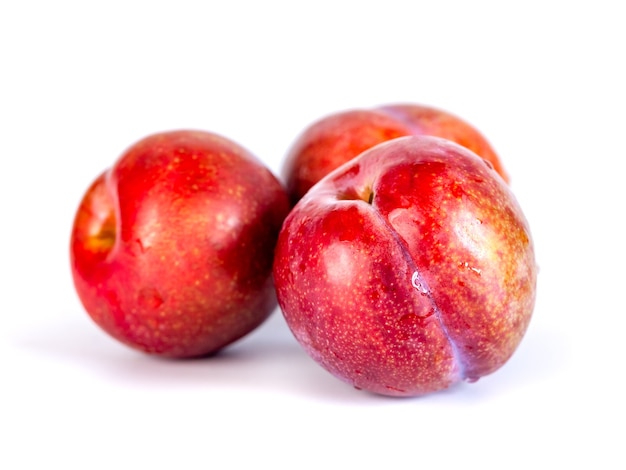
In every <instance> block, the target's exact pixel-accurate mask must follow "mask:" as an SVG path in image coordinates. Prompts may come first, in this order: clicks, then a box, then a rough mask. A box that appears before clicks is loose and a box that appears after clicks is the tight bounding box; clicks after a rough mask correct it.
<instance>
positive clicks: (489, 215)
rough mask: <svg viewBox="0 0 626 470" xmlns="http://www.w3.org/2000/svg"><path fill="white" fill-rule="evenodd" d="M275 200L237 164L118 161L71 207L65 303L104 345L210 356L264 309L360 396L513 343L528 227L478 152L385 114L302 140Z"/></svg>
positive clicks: (169, 154)
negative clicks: (72, 297)
mask: <svg viewBox="0 0 626 470" xmlns="http://www.w3.org/2000/svg"><path fill="white" fill-rule="evenodd" d="M282 177H283V181H284V185H283V183H282V182H281V181H279V179H278V178H277V177H275V176H274V175H273V174H272V173H271V172H270V171H269V170H268V168H267V167H266V166H265V165H264V164H263V163H262V162H261V161H260V160H258V159H257V158H256V157H255V156H253V155H252V154H251V153H250V152H248V151H247V150H246V149H245V148H243V147H241V146H239V145H238V144H236V143H234V142H232V141H230V140H228V139H226V138H224V137H222V136H219V135H216V134H213V133H209V132H204V131H184V130H183V131H174V132H164V133H159V134H155V135H152V136H149V137H147V138H145V139H143V140H141V141H139V142H137V143H136V144H134V145H133V146H131V147H130V148H129V149H128V150H127V151H126V152H125V153H124V154H123V155H122V156H121V157H120V158H119V159H118V160H117V162H116V163H115V164H114V165H113V167H111V168H110V169H108V170H107V171H105V172H104V173H103V174H101V175H100V176H99V177H98V178H96V180H95V181H94V182H93V183H92V185H91V186H90V187H89V189H88V190H87V191H86V193H85V196H84V197H83V200H82V201H81V203H80V206H79V208H78V210H77V213H76V217H75V220H74V225H73V230H72V236H71V266H72V273H73V278H74V284H75V287H76V291H77V293H78V295H79V297H80V299H81V301H82V303H83V305H84V307H85V310H86V311H87V312H88V314H89V315H90V316H91V318H92V319H93V320H94V321H95V322H96V323H97V324H98V325H99V326H100V327H101V328H102V329H103V330H105V331H106V332H107V333H109V334H110V335H111V336H113V337H114V338H116V339H118V340H119V341H121V342H123V343H125V344H127V345H128V346H131V347H133V348H136V349H139V350H141V351H144V352H146V353H149V354H155V355H160V356H166V357H177V358H184V357H196V356H203V355H209V354H211V353H214V352H216V351H218V350H219V349H221V348H223V347H225V346H227V345H229V344H231V343H232V342H234V341H236V340H237V339H239V338H242V337H243V336H245V335H246V334H248V333H249V332H251V331H252V330H253V329H255V328H256V327H257V326H259V325H260V324H261V323H262V322H263V321H264V320H265V319H266V318H267V317H268V316H269V315H270V313H271V312H272V311H273V310H274V309H275V307H276V305H277V303H278V305H279V306H280V309H281V310H282V313H283V315H284V318H285V320H286V322H287V324H288V326H289V328H290V329H291V331H292V333H293V334H294V336H295V338H296V339H297V340H298V342H299V343H300V344H301V345H302V347H303V348H304V350H306V352H307V353H308V354H309V355H310V356H311V357H312V358H313V359H314V360H315V361H317V362H318V363H319V364H320V365H321V366H322V367H324V368H325V369H326V370H328V371H329V372H330V373H332V374H333V375H334V376H336V377H338V378H339V379H341V380H343V381H345V382H347V383H349V384H351V385H353V386H354V387H356V388H358V389H364V390H368V391H370V392H374V393H378V394H383V395H394V396H414V395H422V394H426V393H430V392H435V391H438V390H442V389H445V388H448V387H450V386H451V385H452V384H455V383H458V382H461V381H470V382H471V381H475V380H478V379H479V378H480V377H482V376H484V375H487V374H490V373H492V372H494V371H495V370H497V369H498V368H500V367H501V366H502V365H503V364H504V363H505V362H506V361H507V360H508V359H509V358H510V357H511V355H512V354H513V353H514V351H515V349H516V348H517V346H518V345H519V343H520V341H521V340H522V337H523V335H524V333H525V332H526V329H527V327H528V324H529V321H530V318H531V315H532V311H533V308H534V302H535V290H536V277H537V267H536V264H535V258H534V249H533V242H532V238H531V234H530V230H529V227H528V223H527V221H526V219H525V217H524V214H523V213H522V210H521V208H520V207H519V204H518V202H517V201H516V199H515V196H514V195H513V193H512V192H511V189H510V188H509V186H508V183H507V182H508V176H507V175H506V173H505V172H504V169H503V167H502V164H501V162H500V160H499V158H498V157H497V155H496V153H495V152H494V151H493V149H492V148H491V146H490V145H489V143H488V142H487V140H486V139H485V138H484V137H483V136H482V135H481V134H480V133H479V132H478V131H477V130H476V129H475V128H473V127H472V126H471V125H469V124H467V123H466V122H464V121H463V120H461V119H459V118H457V117H455V116H453V115H451V114H449V113H447V112H444V111H441V110H438V109H433V108H430V107H425V106H419V105H392V106H383V107H380V108H377V109H371V110H351V111H345V112H340V113H336V114H333V115H330V116H327V117H325V118H323V119H321V120H319V121H318V122H316V123H314V124H312V125H311V126H310V127H309V128H307V129H305V130H304V132H303V133H302V134H301V135H300V137H299V138H298V139H297V140H296V141H295V143H294V144H293V146H292V148H291V150H290V152H289V154H288V155H287V158H286V159H285V162H284V166H283V174H282Z"/></svg>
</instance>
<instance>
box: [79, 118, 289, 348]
mask: <svg viewBox="0 0 626 470" xmlns="http://www.w3.org/2000/svg"><path fill="white" fill-rule="evenodd" d="M288 210H289V202H288V198H287V195H286V192H285V190H284V188H283V187H282V185H281V184H280V183H279V181H278V180H277V179H276V177H275V176H274V175H273V174H271V172H270V171H269V170H268V169H267V168H266V167H265V166H264V165H263V164H262V163H261V162H260V161H259V160H257V159H256V158H255V157H254V156H253V155H252V154H251V153H249V152H248V151H247V150H245V149H244V148H242V147H241V146H239V145H238V144H236V143H234V142H232V141H230V140H228V139H226V138H224V137H221V136H219V135H216V134H212V133H209V132H204V131H192V130H181V131H171V132H163V133H158V134H154V135H151V136H148V137H146V138H145V139H142V140H141V141H139V142H137V143H136V144H134V145H133V146H131V147H130V148H129V149H128V150H127V151H126V152H125V153H124V154H123V155H122V156H121V157H120V158H119V159H118V160H117V162H116V163H115V165H114V166H113V167H112V168H110V169H109V170H107V171H105V172H104V173H103V174H101V175H100V176H99V177H98V178H96V180H95V181H94V182H93V184H92V185H91V186H90V187H89V189H88V190H87V192H86V193H85V196H84V198H83V200H82V201H81V203H80V206H79V208H78V210H77V213H76V217H75V220H74V225H73V229H72V235H71V268H72V274H73V279H74V284H75V287H76V291H77V293H78V295H79V297H80V300H81V301H82V303H83V305H84V307H85V309H86V311H87V313H88V314H89V315H90V316H91V318H92V319H93V320H94V321H95V322H96V323H97V324H98V325H99V326H100V327H101V328H102V329H104V330H105V331H106V332H107V333H109V334H110V335H111V336H113V337H114V338H116V339H118V340H119V341H121V342H123V343H124V344H126V345H128V346H131V347H133V348H136V349H138V350H141V351H143V352H146V353H150V354H155V355H160V356H168V357H192V356H201V355H206V354H210V353H213V352H215V351H217V350H219V349H220V348H223V347H224V346H226V345H228V344H230V343H232V342H233V341H235V340H237V339H239V338H241V337H242V336H244V335H246V334H247V333H249V332H250V331H252V330H253V329H254V328H256V327H257V326H258V325H259V324H261V323H262V322H263V321H264V320H265V319H266V318H267V316H268V315H269V314H270V313H271V312H272V311H273V309H274V308H275V306H276V298H275V292H274V286H273V282H272V277H271V268H272V260H273V253H274V247H275V244H276V239H277V236H278V232H279V230H280V227H281V224H282V222H283V220H284V218H285V216H286V215H287V212H288Z"/></svg>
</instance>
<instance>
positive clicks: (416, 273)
mask: <svg viewBox="0 0 626 470" xmlns="http://www.w3.org/2000/svg"><path fill="white" fill-rule="evenodd" d="M368 205H369V206H370V208H371V211H372V213H373V214H374V216H375V217H377V218H378V219H379V220H380V221H381V223H382V224H383V226H384V227H385V228H386V230H387V231H388V232H389V233H390V234H391V237H392V239H393V240H394V242H395V243H396V244H397V245H398V247H399V248H400V252H401V253H402V256H403V257H404V259H405V261H406V262H407V264H408V266H409V268H410V272H411V273H412V274H411V279H410V280H409V282H410V283H411V286H412V287H413V288H414V289H416V290H417V291H418V292H419V293H420V294H421V295H424V296H426V298H427V299H428V302H429V304H430V307H431V308H432V310H433V312H434V315H428V317H430V316H434V317H435V318H436V319H437V322H438V323H439V327H440V328H441V330H442V331H443V334H444V335H445V337H446V339H447V340H448V344H450V348H451V349H452V356H453V358H454V362H455V364H456V365H457V367H458V368H459V375H460V378H461V380H465V379H466V373H465V369H466V367H465V363H464V361H463V360H462V359H461V353H460V351H459V348H458V347H457V345H456V343H455V342H454V340H453V339H452V336H451V335H450V332H449V330H448V328H447V327H446V324H445V322H444V321H443V316H442V315H441V310H440V309H439V306H438V305H437V302H435V299H434V298H433V296H432V294H431V291H430V286H429V285H428V283H427V282H426V280H425V279H424V278H423V277H422V276H421V275H420V270H419V269H418V267H417V265H416V264H415V261H414V260H413V258H412V257H411V254H410V253H409V251H408V250H407V248H406V246H405V241H404V239H403V238H402V237H401V236H400V235H399V234H398V233H397V232H396V231H395V230H394V229H393V227H392V226H391V225H390V224H389V221H388V220H387V219H386V218H385V217H384V216H383V215H382V214H381V213H380V212H379V211H378V209H377V208H376V207H374V204H373V201H372V202H371V203H370V204H368ZM416 284H417V285H416ZM418 285H419V287H418Z"/></svg>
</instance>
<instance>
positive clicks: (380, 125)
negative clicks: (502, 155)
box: [282, 104, 508, 204]
mask: <svg viewBox="0 0 626 470" xmlns="http://www.w3.org/2000/svg"><path fill="white" fill-rule="evenodd" d="M410 135H415V136H420V135H430V136H435V137H441V138H444V139H448V140H452V141H453V142H456V143H458V144H460V145H462V146H464V147H467V148H468V149H470V150H471V151H473V152H474V153H476V154H477V155H479V156H481V157H482V158H484V159H486V160H488V161H489V162H490V163H491V164H492V165H493V167H494V168H495V169H496V171H497V172H498V173H500V176H502V177H503V178H504V179H505V180H506V181H508V176H507V174H506V172H505V170H504V168H503V166H502V163H501V161H500V159H499V157H498V155H497V154H496V152H495V151H494V149H493V148H492V146H491V144H490V143H489V142H488V141H487V139H486V138H485V137H484V136H483V135H482V134H481V133H480V132H479V131H478V130H477V129H476V128H475V127H474V126H472V125H471V124H469V123H468V122H466V121H464V120H463V119H461V118H459V117H457V116H455V115H453V114H451V113H449V112H447V111H444V110H441V109H438V108H433V107H430V106H424V105H418V104H392V105H387V106H380V107H378V108H373V109H352V110H346V111H341V112H337V113H334V114H331V115H328V116H326V117H324V118H322V119H320V120H319V121H317V122H314V123H313V124H311V125H310V126H309V127H308V128H306V129H305V130H304V131H303V132H302V134H301V135H300V136H299V137H298V138H297V139H296V141H295V142H294V143H293V145H292V146H291V148H290V149H289V151H288V154H287V157H286V159H285V163H284V165H283V168H282V177H283V179H284V180H285V184H286V187H287V191H288V192H289V194H290V197H291V200H292V203H293V204H295V203H296V202H297V201H298V200H299V199H300V198H301V197H302V196H304V194H305V193H306V192H307V191H308V190H309V189H310V188H311V187H312V186H313V185H314V184H315V183H317V182H318V181H319V180H320V179H322V178H323V177H324V176H325V175H327V174H328V173H330V172H331V171H332V170H334V169H335V168H337V167H339V166H341V165H342V164H343V163H346V162H347V161H349V160H351V159H352V158H354V157H356V156H357V155H359V154H360V153H362V152H363V151H365V150H367V149H368V148H371V147H373V146H374V145H376V144H379V143H382V142H386V141H388V140H391V139H394V138H396V137H403V136H410Z"/></svg>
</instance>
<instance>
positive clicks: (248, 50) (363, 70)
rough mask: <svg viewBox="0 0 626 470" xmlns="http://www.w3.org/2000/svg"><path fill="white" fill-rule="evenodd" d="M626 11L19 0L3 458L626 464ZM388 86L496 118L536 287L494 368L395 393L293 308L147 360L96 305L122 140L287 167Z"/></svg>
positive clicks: (4, 61) (1, 367) (9, 25)
mask: <svg viewBox="0 0 626 470" xmlns="http://www.w3.org/2000/svg"><path fill="white" fill-rule="evenodd" d="M18 5H19V6H18ZM618 6H619V2H612V1H598V0H596V1H593V2H583V1H580V2H560V1H550V0H545V1H526V2H517V3H510V2H495V1H493V2H486V1H477V0H474V1H458V2H454V1H428V2H426V1H406V2H401V1H394V0H385V1H377V2H370V1H360V2H341V1H340V0H335V1H323V0H317V1H315V2H278V1H271V0H265V1H236V0H229V1H219V2H218V1H210V0H209V1H198V2H192V1H184V0H177V1H176V2H174V1H171V2H165V1H143V2H137V1H135V2H133V1H130V0H128V1H123V2H122V1H109V2H99V3H97V4H96V2H85V1H82V2H79V1H75V2H71V1H65V0H56V1H22V2H17V1H16V2H11V1H6V2H2V4H1V6H0V159H1V160H0V162H1V167H0V191H1V193H0V196H1V197H0V203H1V204H2V206H1V209H2V218H1V220H2V230H1V232H0V233H1V235H0V236H1V239H0V250H2V251H1V258H0V274H1V276H2V279H1V283H0V286H1V287H0V289H1V290H0V322H1V323H0V334H1V342H0V348H1V349H0V361H1V362H0V377H1V382H2V384H1V385H0V433H1V436H0V468H3V469H23V468H24V469H25V468H28V469H35V468H65V469H79V468H80V469H84V468H107V469H111V468H124V469H125V468H176V469H185V468H244V467H252V466H255V467H260V468H265V467H267V468H269V467H272V466H273V467H275V468H302V467H304V468H306V467H309V466H310V467H316V468H357V467H359V466H361V467H362V466H363V465H365V464H367V465H368V466H369V465H370V464H371V465H372V466H376V467H378V468H382V467H385V468H452V467H453V466H457V465H461V466H462V468H466V467H469V468H473V467H480V468H550V467H551V466H555V467H556V468H570V467H571V466H573V465H576V467H577V468H602V469H607V468H625V467H626V458H625V455H624V452H625V451H624V431H623V429H624V420H625V419H626V412H625V411H626V407H625V405H624V399H623V390H624V388H623V386H622V385H621V384H622V376H623V371H624V361H623V359H624V355H625V353H624V346H623V337H624V329H625V328H626V319H625V317H626V308H625V306H624V297H623V293H624V290H625V284H626V274H625V270H626V256H625V253H624V251H625V250H624V240H625V235H626V234H625V232H624V228H623V227H624V224H623V222H624V215H625V209H624V202H626V201H625V198H624V192H623V188H624V186H625V184H624V177H623V168H624V164H623V163H624V158H625V156H626V150H625V148H626V146H625V144H624V136H625V135H626V126H625V124H626V117H625V116H626V114H625V111H624V110H625V109H626V93H625V91H624V89H625V84H626V73H625V72H624V59H625V57H626V55H625V50H624V48H625V47H626V33H625V31H626V29H625V28H624V21H623V20H624V16H623V14H621V13H620V11H621V10H618V9H617V7H618ZM393 102H415V103H423V104H429V105H434V106H437V107H441V108H443V109H446V110H448V111H451V112H453V113H455V114H457V115H459V116H461V117H463V118H465V119H466V120H468V121H469V122H471V123H473V124H474V125H475V126H476V127H478V128H479V129H480V130H481V131H482V132H483V133H484V134H485V135H486V136H487V137H488V138H489V139H490V141H491V142H492V144H493V145H494V147H495V148H496V150H497V151H498V153H499V154H500V156H501V158H502V160H503V162H504V165H505V167H506V169H507V171H508V172H509V174H510V175H511V177H512V188H513V190H514V192H515V193H516V195H517V197H518V200H519V202H520V204H521V205H522V208H523V209H524V212H525V214H526V216H527V218H528V220H529V222H530V224H531V228H532V231H533V236H534V239H535V243H536V253H537V259H538V263H539V265H540V274H539V286H538V297H537V305H536V309H535V312H534V316H533V320H532V322H531V325H530V328H529V330H528V333H527V335H526V337H525V338H524V340H523V342H522V344H521V346H520V348H519V349H518V350H517V352H516V354H515V355H514V356H513V358H512V359H511V360H510V361H509V362H508V363H507V364H506V365H505V366H504V367H503V368H502V369H501V370H500V371H498V372H496V373H495V374H493V375H491V376H489V377H485V378H483V379H481V380H480V381H479V382H477V383H475V384H464V385H462V386H460V387H457V388H454V389H453V390H450V391H447V392H444V393H440V394H435V395H431V396H427V397H422V398H416V399H389V398H383V397H377V396H372V395H369V394H367V393H364V392H358V391H356V390H354V389H352V388H351V387H349V386H347V385H345V384H343V383H341V382H339V381H338V380H336V379H335V378H333V377H332V376H330V375H329V374H327V373H326V372H325V371H324V370H322V369H321V368H319V367H318V366H317V365H316V364H315V363H313V361H312V360H310V359H309V358H308V356H306V355H305V354H304V352H303V351H302V350H301V349H300V347H299V346H298V345H297V343H296V342H295V340H294V339H293V338H292V337H291V334H290V332H289V331H288V329H287V327H286V326H285V324H284V322H283V320H282V317H281V315H280V313H279V311H276V312H275V314H274V315H273V316H272V318H271V319H270V320H269V321H268V322H267V323H266V324H264V325H263V326H262V327H261V328H260V329H258V330H256V331H255V332H254V333H253V334H251V335H250V336H248V337H246V338H245V339H243V340H242V341H240V342H239V343H237V344H236V345H234V346H232V347H231V348H229V349H228V350H226V351H225V352H224V354H222V355H220V356H218V357H215V358H212V359H207V360H198V361H164V360H159V359H155V358H151V357H146V356H144V355H142V354H140V353H137V352H134V351H132V350H130V349H128V348H126V347H124V346H121V345H119V344H117V343H116V342H114V341H113V340H112V339H110V338H109V337H108V336H106V335H105V334H104V333H103V332H101V331H100V330H98V329H97V328H96V326H95V325H94V324H93V323H92V322H91V320H90V319H89V318H88V316H87V315H86V313H85V312H84V310H83V309H82V307H81V305H80V303H79V301H78V299H77V297H76V295H75V292H74V288H73V285H72V281H71V275H70V270H69V255H68V251H69V246H68V245H69V233H70V228H71V223H72V219H73V217H74V211H75V210H76V207H77V205H78V202H79V200H80V198H81V197H82V194H83V192H84V190H85V189H86V187H87V185H88V184H89V183H90V182H91V181H92V180H93V178H95V176H96V175H97V174H99V173H100V172H101V171H102V170H104V169H105V168H107V167H109V166H110V165H111V164H112V163H113V162H114V161H115V159H116V158H117V157H118V156H119V155H120V154H121V153H122V151H123V150H124V149H125V148H126V147H128V146H129V145H131V144H132V143H134V142H135V141H136V140H138V139H140V138H141V137H144V136H145V135H147V134H150V133H153V132H157V131H161V130H170V129H178V128H199V129H206V130H210V131H213V132H217V133H220V134H222V135H225V136H227V137H229V138H231V139H233V140H235V141H237V142H239V143H240V144H242V145H244V146H245V147H247V148H248V149H250V150H251V151H252V152H253V153H255V154H256V155H257V156H259V157H260V158H261V159H262V160H263V161H264V162H266V164H267V165H268V166H269V167H270V168H271V169H272V170H273V171H274V172H275V173H278V172H279V170H280V166H281V163H282V160H283V157H284V155H285V153H286V151H287V149H288V148H289V146H290V145H291V143H292V142H293V140H294V139H295V138H296V136H297V135H298V133H299V132H300V131H301V130H302V129H303V128H304V127H305V126H307V125H309V124H310V123H311V122H312V121H314V120H316V119H318V118H320V117H321V116H323V115H326V114H329V113H331V112H335V111H339V110H343V109H347V108H353V107H369V106H376V105H380V104H386V103H393Z"/></svg>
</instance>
